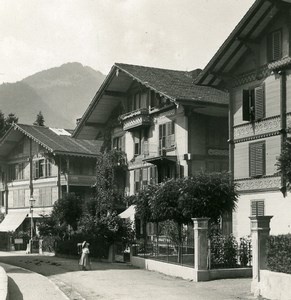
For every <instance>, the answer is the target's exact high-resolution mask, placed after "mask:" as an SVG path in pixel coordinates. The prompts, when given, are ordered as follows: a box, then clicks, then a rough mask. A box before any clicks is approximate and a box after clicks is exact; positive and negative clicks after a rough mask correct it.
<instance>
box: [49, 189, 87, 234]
mask: <svg viewBox="0 0 291 300" xmlns="http://www.w3.org/2000/svg"><path fill="white" fill-rule="evenodd" d="M81 215H82V203H81V199H80V198H79V197H77V196H76V195H75V193H68V194H65V195H64V197H63V198H61V199H59V200H57V201H56V202H55V203H54V207H53V211H52V218H53V219H54V220H57V221H58V222H59V223H60V224H61V225H62V224H64V225H70V226H71V227H72V228H73V230H76V229H77V225H78V221H79V220H80V218H81Z"/></svg>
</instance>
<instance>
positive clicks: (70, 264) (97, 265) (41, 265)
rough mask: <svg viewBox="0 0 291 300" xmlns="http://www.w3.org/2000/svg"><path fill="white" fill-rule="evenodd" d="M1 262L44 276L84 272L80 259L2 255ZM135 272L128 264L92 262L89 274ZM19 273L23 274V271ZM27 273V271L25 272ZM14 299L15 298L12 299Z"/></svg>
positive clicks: (0, 256)
mask: <svg viewBox="0 0 291 300" xmlns="http://www.w3.org/2000/svg"><path fill="white" fill-rule="evenodd" d="M0 262H2V263H6V264H10V265H14V266H17V267H21V268H24V269H28V270H30V271H33V272H36V273H39V274H41V275H44V276H51V275H58V274H63V273H67V272H82V271H81V270H80V266H79V258H78V257H76V258H75V259H72V258H64V257H56V256H46V255H29V254H28V255H25V254H24V255H21V254H20V255H17V254H13V255H11V254H10V255H5V253H3V252H2V253H1V255H0ZM131 269H132V270H134V269H137V268H136V267H133V266H131V265H129V264H126V263H106V262H99V261H94V260H91V265H90V268H89V270H88V272H90V271H91V270H92V271H108V270H131ZM17 272H22V271H21V270H20V271H19V270H18V271H17ZM23 272H25V270H23ZM12 299H13V298H12Z"/></svg>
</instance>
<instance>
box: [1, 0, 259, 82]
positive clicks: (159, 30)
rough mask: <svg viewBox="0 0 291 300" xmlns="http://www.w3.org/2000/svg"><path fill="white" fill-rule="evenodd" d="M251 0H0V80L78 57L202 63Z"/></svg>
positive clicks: (162, 64)
mask: <svg viewBox="0 0 291 300" xmlns="http://www.w3.org/2000/svg"><path fill="white" fill-rule="evenodd" d="M253 3H254V0H49V1H48V0H0V83H2V82H16V81H19V80H22V79H23V78H25V77H27V76H29V75H32V74H34V73H36V72H39V71H42V70H45V69H49V68H52V67H57V66H60V65H62V64H64V63H67V62H80V63H82V64H83V65H87V66H90V67H92V68H94V69H95V70H99V71H101V72H102V73H103V74H107V73H108V72H109V70H110V68H111V67H112V65H113V64H114V63H115V62H119V63H128V64H137V65H144V66H151V67H158V68H166V69H175V70H186V71H191V70H193V69H196V68H204V67H205V65H206V64H207V63H208V61H209V60H210V59H211V58H212V56H213V55H214V54H215V52H216V51H217V50H218V48H219V47H220V46H221V45H222V43H223V42H224V40H225V39H226V38H227V36H228V35H229V34H230V33H231V31H232V30H233V29H234V27H235V26H236V25H237V23H238V22H239V21H240V19H241V18H242V17H243V15H244V14H245V13H246V12H247V10H248V9H249V8H250V6H251V5H252V4H253Z"/></svg>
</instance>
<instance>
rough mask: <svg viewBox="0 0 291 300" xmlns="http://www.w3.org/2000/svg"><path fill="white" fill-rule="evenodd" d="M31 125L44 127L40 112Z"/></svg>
mask: <svg viewBox="0 0 291 300" xmlns="http://www.w3.org/2000/svg"><path fill="white" fill-rule="evenodd" d="M33 125H38V126H44V117H43V115H42V112H41V111H39V113H38V114H37V116H36V120H35V121H34V123H33Z"/></svg>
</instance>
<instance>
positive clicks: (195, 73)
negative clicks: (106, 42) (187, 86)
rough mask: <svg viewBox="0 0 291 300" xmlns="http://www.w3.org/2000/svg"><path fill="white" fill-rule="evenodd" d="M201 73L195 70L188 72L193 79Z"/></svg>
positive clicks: (199, 70)
mask: <svg viewBox="0 0 291 300" xmlns="http://www.w3.org/2000/svg"><path fill="white" fill-rule="evenodd" d="M201 72H202V70H201V69H195V70H193V71H190V72H188V73H189V74H190V76H191V77H192V78H193V79H195V78H196V77H197V76H198V75H199V74H200V73H201Z"/></svg>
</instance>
